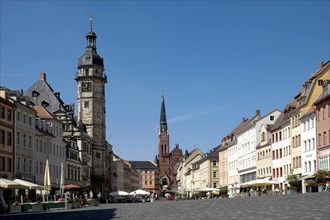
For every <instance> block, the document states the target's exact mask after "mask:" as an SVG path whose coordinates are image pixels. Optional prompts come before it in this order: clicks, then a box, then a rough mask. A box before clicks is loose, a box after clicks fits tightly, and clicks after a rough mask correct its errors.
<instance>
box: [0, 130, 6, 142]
mask: <svg viewBox="0 0 330 220" xmlns="http://www.w3.org/2000/svg"><path fill="white" fill-rule="evenodd" d="M0 144H5V131H4V130H0Z"/></svg>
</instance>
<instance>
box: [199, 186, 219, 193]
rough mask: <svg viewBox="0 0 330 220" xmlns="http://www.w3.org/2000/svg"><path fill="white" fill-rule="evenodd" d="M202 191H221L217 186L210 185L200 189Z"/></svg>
mask: <svg viewBox="0 0 330 220" xmlns="http://www.w3.org/2000/svg"><path fill="white" fill-rule="evenodd" d="M199 191H200V192H212V191H219V189H217V188H210V187H205V188H202V189H200V190H199Z"/></svg>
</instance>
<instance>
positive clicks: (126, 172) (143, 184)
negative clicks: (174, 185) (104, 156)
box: [112, 154, 160, 195]
mask: <svg viewBox="0 0 330 220" xmlns="http://www.w3.org/2000/svg"><path fill="white" fill-rule="evenodd" d="M137 189H142V190H145V191H147V192H150V193H156V194H157V195H160V190H159V169H158V167H157V166H156V164H154V163H153V162H151V161H129V160H124V159H122V158H120V157H119V156H118V155H116V154H113V188H112V190H113V191H118V190H121V191H125V192H132V191H135V190H137Z"/></svg>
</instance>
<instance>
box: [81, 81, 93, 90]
mask: <svg viewBox="0 0 330 220" xmlns="http://www.w3.org/2000/svg"><path fill="white" fill-rule="evenodd" d="M81 86H82V91H83V92H90V91H92V82H82V83H81Z"/></svg>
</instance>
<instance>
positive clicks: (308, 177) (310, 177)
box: [301, 174, 315, 180]
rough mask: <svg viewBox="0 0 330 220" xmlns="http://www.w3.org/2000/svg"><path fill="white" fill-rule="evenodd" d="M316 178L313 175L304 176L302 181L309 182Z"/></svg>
mask: <svg viewBox="0 0 330 220" xmlns="http://www.w3.org/2000/svg"><path fill="white" fill-rule="evenodd" d="M313 178H315V176H314V175H313V174H310V175H306V176H302V177H301V179H304V180H307V179H313Z"/></svg>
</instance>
